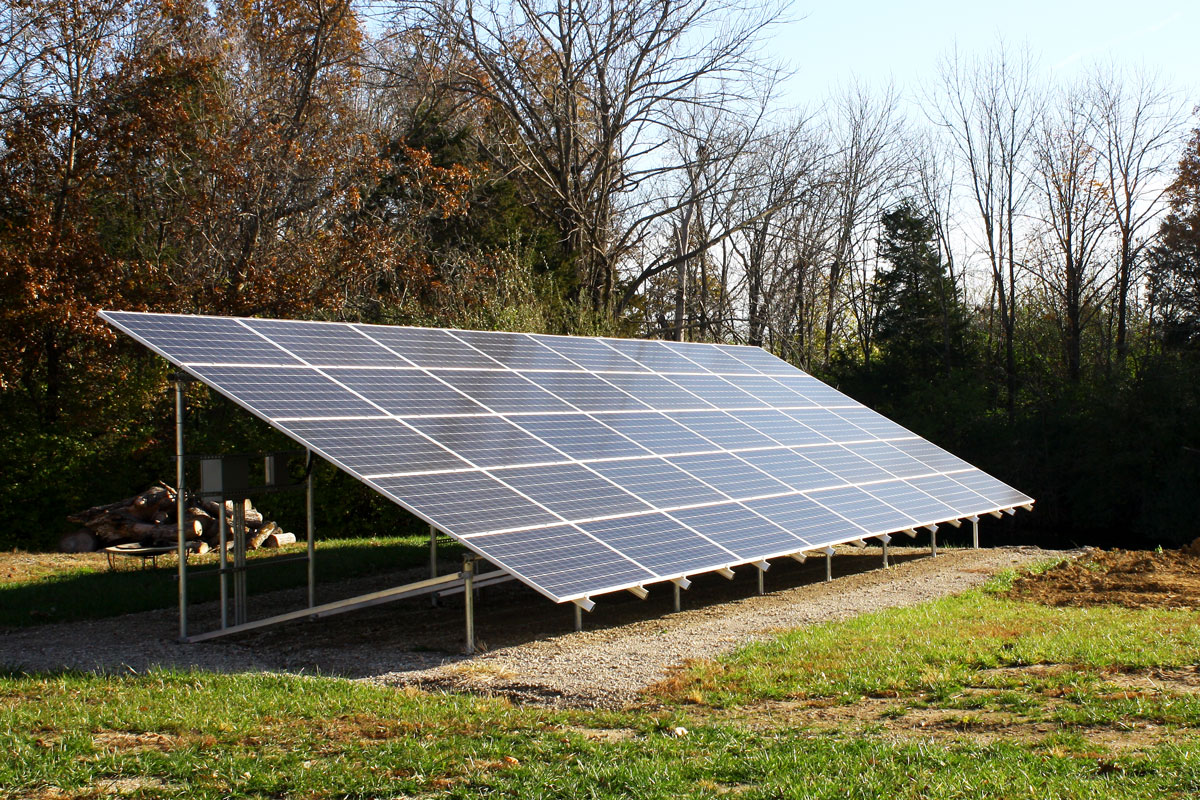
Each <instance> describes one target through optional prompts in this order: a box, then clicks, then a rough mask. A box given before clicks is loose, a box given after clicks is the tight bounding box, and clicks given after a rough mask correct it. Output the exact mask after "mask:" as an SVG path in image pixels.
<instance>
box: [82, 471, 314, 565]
mask: <svg viewBox="0 0 1200 800" xmlns="http://www.w3.org/2000/svg"><path fill="white" fill-rule="evenodd" d="M175 497H176V492H175V490H174V489H172V488H171V487H169V486H167V485H165V484H159V485H157V486H152V487H150V488H149V489H147V490H146V491H144V492H142V493H141V494H136V495H134V496H133V497H127V498H125V499H124V500H118V501H117V502H115V503H109V504H108V505H103V506H95V507H93V508H89V509H87V510H85V511H80V512H78V513H76V514H71V515H70V516H69V517H67V520H68V521H70V522H74V523H77V524H80V525H82V526H83V527H82V528H81V529H80V530H78V531H75V532H74V533H68V534H66V535H65V536H63V537H62V539H61V540H60V542H59V545H60V549H61V550H62V551H63V552H65V553H83V552H88V551H91V550H99V549H100V548H103V547H108V546H109V545H114V544H124V543H126V542H137V543H140V544H143V545H147V546H163V545H173V544H176V543H177V542H178V535H179V534H178V530H179V529H178V524H177V521H178V517H177V509H178V506H177V505H176V503H175ZM186 503H187V507H186V509H185V512H184V525H183V527H184V535H185V536H186V537H187V539H188V540H189V541H190V542H193V543H194V544H192V545H191V546H192V548H193V550H194V551H196V552H201V553H204V552H207V551H208V550H209V549H211V548H216V546H217V542H218V538H219V531H218V529H219V525H218V523H217V520H218V519H219V518H220V515H221V513H222V508H221V505H220V503H218V502H217V501H216V500H206V499H201V498H198V497H190V496H189V497H188V498H187V501H186ZM245 504H246V505H245V510H246V547H247V548H249V549H251V550H254V549H257V548H259V547H279V546H280V545H284V544H292V543H293V542H295V541H296V536H295V534H291V533H286V532H284V531H283V530H282V529H281V528H280V527H279V526H278V525H277V524H275V523H274V522H268V521H266V520H264V519H263V515H262V513H261V512H260V511H258V510H257V509H256V508H254V506H253V505H251V504H250V501H249V500H246V501H245ZM223 511H224V514H225V524H226V535H227V536H228V537H229V542H230V547H232V541H233V533H232V531H233V501H232V500H230V501H227V502H226V503H225V508H224V509H223Z"/></svg>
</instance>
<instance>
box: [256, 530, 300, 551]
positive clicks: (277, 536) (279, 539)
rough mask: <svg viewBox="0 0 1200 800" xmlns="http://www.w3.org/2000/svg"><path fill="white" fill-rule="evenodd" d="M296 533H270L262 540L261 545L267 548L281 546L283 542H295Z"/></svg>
mask: <svg viewBox="0 0 1200 800" xmlns="http://www.w3.org/2000/svg"><path fill="white" fill-rule="evenodd" d="M295 543H296V534H294V533H281V532H276V533H272V534H271V535H270V536H268V537H267V538H266V539H264V540H263V543H262V546H263V547H268V548H274V547H283V546H284V545H285V544H295Z"/></svg>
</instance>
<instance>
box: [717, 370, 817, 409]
mask: <svg viewBox="0 0 1200 800" xmlns="http://www.w3.org/2000/svg"><path fill="white" fill-rule="evenodd" d="M728 380H729V381H730V382H731V383H733V384H734V385H735V386H737V387H738V388H739V389H741V390H742V391H743V392H746V393H748V394H752V395H754V396H755V397H757V398H758V399H760V400H762V402H763V405H766V406H770V407H772V408H811V407H812V406H813V405H814V403H813V401H812V400H809V399H808V398H807V397H805V396H804V395H801V394H797V393H796V392H793V391H792V390H791V389H789V388H787V387H786V386H784V385H783V384H781V383H780V382H779V381H776V380H774V379H772V378H768V377H766V376H765V375H729V376H728Z"/></svg>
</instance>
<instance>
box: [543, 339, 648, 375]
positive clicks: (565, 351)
mask: <svg viewBox="0 0 1200 800" xmlns="http://www.w3.org/2000/svg"><path fill="white" fill-rule="evenodd" d="M533 338H534V339H536V340H537V341H538V342H540V343H542V344H543V345H545V346H546V347H549V348H550V349H551V350H553V351H554V352H556V353H558V354H559V355H561V356H563V357H564V358H568V359H570V360H571V361H573V362H575V363H576V364H578V365H579V366H581V367H583V368H584V369H586V370H591V371H593V372H649V370H647V369H646V368H645V367H643V366H642V365H641V364H639V363H637V362H636V361H634V360H633V359H631V358H626V357H625V356H623V355H621V354H620V353H618V352H617V351H616V350H614V349H612V348H611V347H608V346H607V345H605V344H603V343H601V341H600V340H599V339H582V338H575V337H567V336H542V335H537V334H534V335H533Z"/></svg>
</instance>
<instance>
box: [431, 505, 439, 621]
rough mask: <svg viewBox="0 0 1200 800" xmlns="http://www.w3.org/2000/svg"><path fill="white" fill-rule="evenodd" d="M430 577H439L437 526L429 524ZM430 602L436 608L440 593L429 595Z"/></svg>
mask: <svg viewBox="0 0 1200 800" xmlns="http://www.w3.org/2000/svg"><path fill="white" fill-rule="evenodd" d="M429 577H430V578H436V577H437V528H435V527H433V526H432V525H430V526H429ZM429 603H430V605H432V606H433V607H434V608H437V605H438V594H437V592H434V593H433V594H431V595H429Z"/></svg>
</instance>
